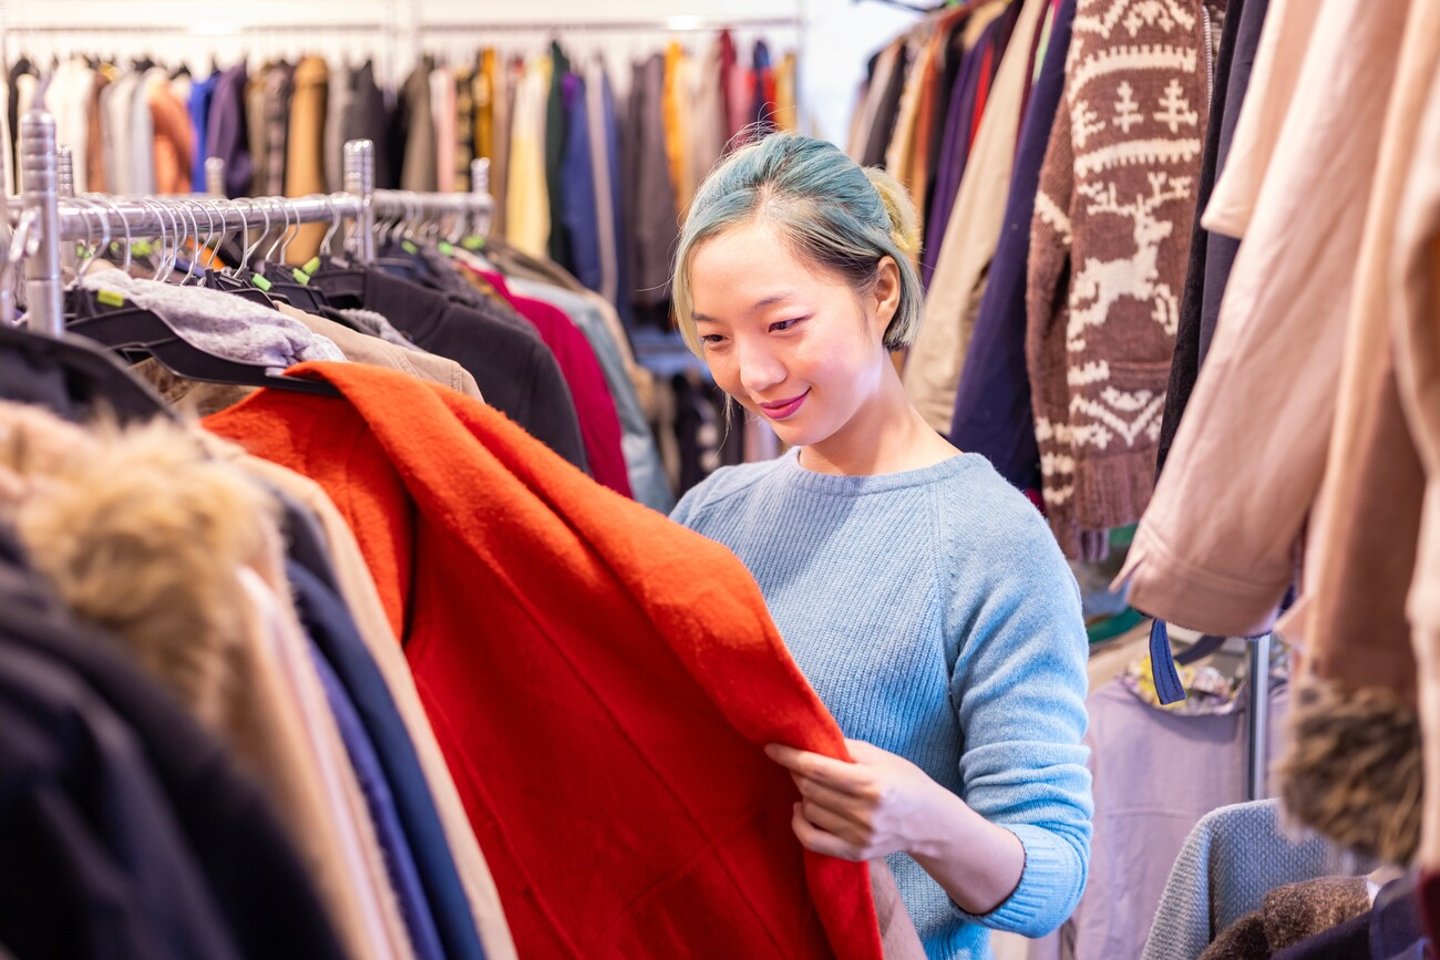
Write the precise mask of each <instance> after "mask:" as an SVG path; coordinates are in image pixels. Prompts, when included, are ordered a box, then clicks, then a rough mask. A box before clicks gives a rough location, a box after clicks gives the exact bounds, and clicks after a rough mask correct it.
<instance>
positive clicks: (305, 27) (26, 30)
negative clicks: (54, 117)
mask: <svg viewBox="0 0 1440 960" xmlns="http://www.w3.org/2000/svg"><path fill="white" fill-rule="evenodd" d="M802 26H804V18H803V17H801V16H800V15H798V14H797V15H794V16H789V17H783V16H780V17H777V16H757V17H698V16H671V17H653V18H650V19H630V20H579V21H574V20H572V21H566V22H557V21H555V20H543V21H542V20H533V21H507V20H444V21H422V22H420V23H416V24H414V25H412V26H410V27H409V28H408V29H409V30H410V31H412V32H414V33H418V34H421V35H424V34H430V33H491V32H494V33H556V34H561V33H596V32H606V31H623V30H633V31H637V32H667V33H692V32H712V31H719V30H725V29H731V30H761V29H785V28H800V27H802ZM281 29H283V30H285V31H286V32H287V33H297V34H298V33H384V32H386V31H390V30H393V29H394V25H393V24H388V23H380V22H372V21H352V22H349V23H346V22H343V21H342V22H337V23H303V22H299V23H286V24H284V25H283V27H281V26H276V25H275V24H268V23H267V24H253V23H237V24H233V25H230V26H227V27H226V28H225V29H224V30H222V31H218V32H217V31H215V30H214V29H213V28H211V27H207V26H206V25H204V24H196V25H191V24H152V25H140V24H115V25H113V26H104V27H98V26H95V25H93V24H88V25H87V24H75V23H55V24H46V23H27V24H17V25H15V26H11V27H9V33H10V34H12V35H14V36H28V35H45V34H64V35H72V34H87V33H93V34H97V35H109V34H115V33H121V34H157V35H164V36H173V35H182V36H196V37H205V38H215V37H224V36H237V37H248V36H253V35H256V34H271V33H276V32H277V31H279V30H281Z"/></svg>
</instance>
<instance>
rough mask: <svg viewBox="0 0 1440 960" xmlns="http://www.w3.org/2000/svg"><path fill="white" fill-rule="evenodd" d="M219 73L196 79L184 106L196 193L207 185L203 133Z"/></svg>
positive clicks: (208, 123) (191, 178)
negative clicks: (188, 118) (190, 141)
mask: <svg viewBox="0 0 1440 960" xmlns="http://www.w3.org/2000/svg"><path fill="white" fill-rule="evenodd" d="M219 82H220V74H218V73H212V74H210V76H208V77H206V78H205V79H204V80H196V81H195V82H194V83H193V84H192V85H191V87H190V100H189V102H188V103H187V104H186V108H187V109H188V110H189V113H190V129H191V131H192V141H193V142H192V143H191V151H190V185H191V188H192V189H193V190H195V191H196V192H197V193H203V192H204V191H205V189H206V188H207V187H208V186H209V185H208V184H207V183H206V182H205V159H206V153H205V134H206V131H207V130H209V128H210V105H211V104H212V103H214V102H215V87H216V86H217V85H218V84H219Z"/></svg>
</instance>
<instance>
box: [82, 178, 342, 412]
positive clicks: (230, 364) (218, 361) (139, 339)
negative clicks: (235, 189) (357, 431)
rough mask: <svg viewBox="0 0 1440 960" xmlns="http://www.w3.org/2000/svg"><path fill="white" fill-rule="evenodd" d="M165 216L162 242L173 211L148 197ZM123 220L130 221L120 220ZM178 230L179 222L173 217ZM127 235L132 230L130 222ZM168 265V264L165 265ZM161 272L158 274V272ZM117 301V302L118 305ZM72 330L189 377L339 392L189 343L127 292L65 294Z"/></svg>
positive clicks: (327, 393)
mask: <svg viewBox="0 0 1440 960" xmlns="http://www.w3.org/2000/svg"><path fill="white" fill-rule="evenodd" d="M141 203H142V204H143V205H145V206H146V207H149V208H151V209H155V210H156V212H157V215H159V216H160V218H161V233H162V238H161V243H162V245H163V244H165V242H166V241H167V240H168V236H167V234H168V232H169V230H168V228H167V227H166V225H165V220H166V219H167V218H169V217H170V216H171V213H172V212H171V211H168V210H162V209H161V208H163V207H164V204H161V203H159V202H158V201H155V200H150V199H148V198H147V199H145V200H142V201H141ZM121 222H122V223H124V222H125V221H124V220H123V218H122V220H121ZM173 223H174V224H175V229H176V230H177V231H178V230H179V229H180V228H179V227H178V220H176V221H173ZM126 239H127V241H128V240H129V228H128V224H127V225H126ZM162 266H163V264H162ZM157 276H158V274H157ZM117 300H118V303H117ZM66 317H67V320H68V329H69V330H70V331H71V332H72V333H75V334H78V335H81V336H84V337H86V338H88V339H90V340H93V341H95V342H96V343H99V344H101V345H103V346H105V347H108V348H110V349H111V350H114V351H117V352H120V353H122V354H125V355H135V354H140V355H144V354H148V355H150V356H153V357H154V358H155V359H156V360H158V361H159V362H160V364H161V365H162V366H164V367H165V368H166V369H167V370H169V371H170V372H171V373H174V374H176V375H177V376H181V377H185V378H187V379H190V380H203V381H207V382H210V383H228V384H235V385H238V386H254V387H278V388H281V389H287V390H293V391H296V392H299V393H310V394H317V395H320V396H331V397H333V396H339V391H338V390H336V389H335V387H334V386H333V385H331V384H329V383H327V382H325V381H321V380H307V379H303V378H299V377H290V376H287V375H285V374H283V373H277V372H274V371H273V369H272V368H270V367H266V366H264V365H262V364H256V363H245V362H241V361H236V360H230V359H228V358H225V357H217V356H215V355H214V354H210V353H207V352H205V351H204V350H201V349H200V348H199V347H196V346H194V345H192V344H191V343H189V342H188V341H186V340H185V339H184V337H183V336H181V334H180V332H179V331H178V330H176V329H175V327H174V326H172V325H171V323H170V322H169V321H167V320H166V319H165V318H163V317H161V316H159V315H158V314H156V313H154V312H152V311H150V310H146V309H144V308H142V307H138V306H135V305H134V304H132V303H130V302H129V301H128V299H126V298H125V297H124V295H123V293H118V292H116V291H106V290H103V289H102V290H90V289H88V288H75V289H73V290H71V291H70V292H69V293H68V294H67V296H66Z"/></svg>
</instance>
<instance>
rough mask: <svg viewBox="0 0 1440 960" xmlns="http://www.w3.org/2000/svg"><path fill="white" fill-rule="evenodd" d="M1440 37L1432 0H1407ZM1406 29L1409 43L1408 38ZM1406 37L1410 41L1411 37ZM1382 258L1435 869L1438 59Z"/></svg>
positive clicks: (1426, 846)
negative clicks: (1410, 489) (1410, 488)
mask: <svg viewBox="0 0 1440 960" xmlns="http://www.w3.org/2000/svg"><path fill="white" fill-rule="evenodd" d="M1415 3H1416V6H1417V7H1423V8H1424V9H1425V12H1426V16H1427V17H1428V20H1429V23H1428V27H1427V29H1428V30H1429V31H1430V32H1429V33H1428V34H1426V35H1424V36H1426V37H1428V38H1434V37H1435V36H1437V35H1440V25H1437V19H1440V16H1437V12H1436V7H1437V2H1436V0H1415ZM1410 29H1412V27H1407V39H1410V34H1409V33H1408V30H1410ZM1412 42H1413V41H1412ZM1409 156H1410V159H1411V161H1412V162H1411V166H1410V171H1409V176H1408V179H1407V182H1406V185H1405V190H1404V194H1403V196H1402V199H1401V201H1400V204H1399V215H1398V217H1397V229H1396V238H1395V255H1394V256H1393V257H1392V259H1391V261H1390V264H1389V266H1390V271H1389V276H1390V282H1391V289H1392V291H1393V295H1392V298H1391V302H1390V319H1391V323H1392V334H1393V336H1394V343H1395V356H1396V381H1397V383H1398V385H1399V393H1400V401H1401V407H1402V409H1403V410H1404V414H1405V418H1406V423H1407V424H1408V426H1409V432H1410V435H1411V437H1412V439H1413V440H1414V443H1415V447H1416V449H1417V451H1418V453H1419V456H1420V460H1421V463H1422V464H1423V469H1424V473H1425V493H1424V505H1423V511H1422V523H1421V525H1420V534H1419V543H1418V549H1417V551H1416V554H1415V571H1414V576H1413V578H1412V581H1411V584H1410V595H1409V603H1408V611H1409V615H1410V620H1411V623H1412V624H1413V628H1414V648H1415V654H1416V661H1417V664H1418V670H1417V673H1418V683H1419V712H1420V725H1421V730H1422V733H1423V735H1424V753H1425V786H1424V790H1425V796H1426V797H1427V798H1429V802H1428V803H1426V805H1425V811H1424V818H1423V822H1422V829H1421V836H1420V855H1419V860H1420V863H1421V865H1423V866H1424V867H1425V868H1427V869H1430V870H1434V869H1436V868H1437V867H1440V802H1436V799H1435V798H1437V797H1440V160H1437V158H1440V65H1437V64H1436V63H1435V61H1433V60H1432V65H1431V75H1430V79H1429V87H1428V92H1427V94H1426V97H1425V100H1424V105H1423V109H1422V112H1421V115H1420V118H1419V123H1418V133H1417V136H1416V141H1415V149H1414V150H1413V151H1412V152H1411V153H1410V155H1409Z"/></svg>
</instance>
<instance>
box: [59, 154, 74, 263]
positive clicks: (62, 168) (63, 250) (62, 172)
mask: <svg viewBox="0 0 1440 960" xmlns="http://www.w3.org/2000/svg"><path fill="white" fill-rule="evenodd" d="M55 196H56V198H57V199H59V200H71V199H73V198H74V197H75V154H74V152H73V151H72V150H71V149H70V148H69V147H68V146H67V145H65V144H63V143H62V144H60V145H59V146H58V147H56V148H55ZM79 265H80V259H79V257H77V256H76V255H75V245H74V244H73V243H62V244H60V268H61V270H62V271H65V270H68V271H71V272H73V271H74V270H75V268H76V267H78V266H79Z"/></svg>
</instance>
